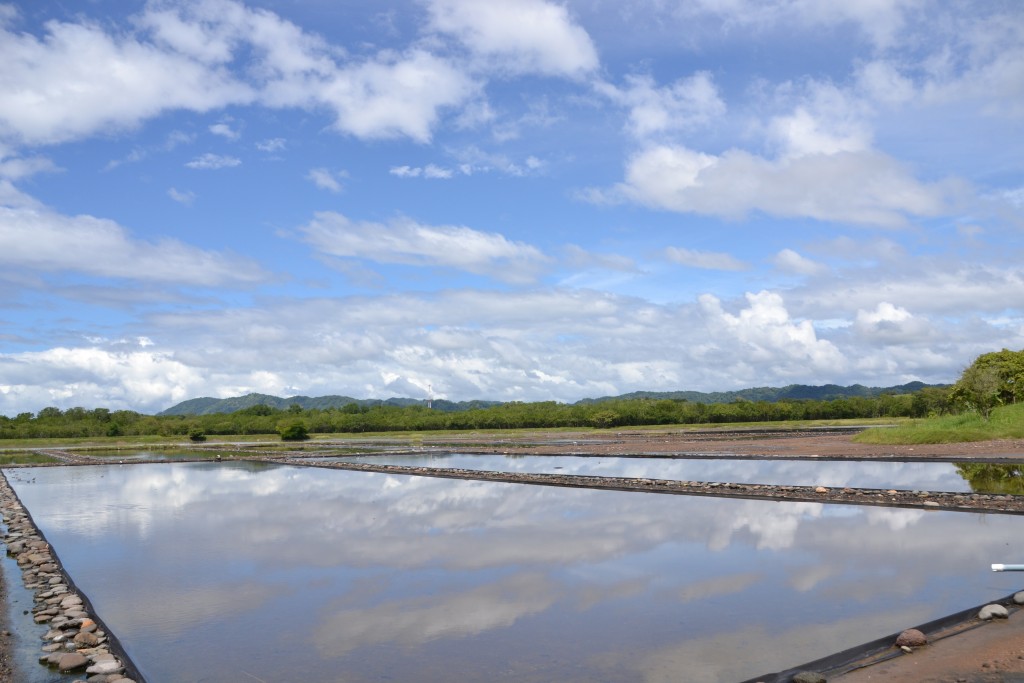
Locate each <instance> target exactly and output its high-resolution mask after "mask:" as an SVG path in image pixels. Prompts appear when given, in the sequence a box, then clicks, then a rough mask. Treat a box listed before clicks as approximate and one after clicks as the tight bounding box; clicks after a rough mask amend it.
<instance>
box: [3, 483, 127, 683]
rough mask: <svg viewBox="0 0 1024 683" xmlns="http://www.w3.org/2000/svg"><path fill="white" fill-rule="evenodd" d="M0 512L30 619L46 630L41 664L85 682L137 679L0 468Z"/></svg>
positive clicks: (6, 643) (113, 682) (7, 629)
mask: <svg viewBox="0 0 1024 683" xmlns="http://www.w3.org/2000/svg"><path fill="white" fill-rule="evenodd" d="M0 514H2V516H3V522H4V524H5V525H6V526H7V531H6V533H5V534H4V538H3V542H4V544H5V545H6V548H7V554H8V555H9V556H11V557H12V558H14V559H15V560H16V561H17V563H18V567H19V568H20V570H21V580H22V581H23V582H24V584H25V587H26V588H28V589H29V590H31V591H33V593H34V595H35V606H34V607H33V608H32V614H33V617H32V619H33V621H34V622H35V623H36V624H40V625H42V624H45V625H46V626H47V627H48V629H49V630H47V631H46V633H45V634H43V636H42V644H41V647H40V655H39V662H40V664H42V665H45V666H49V667H51V668H53V669H55V670H56V671H58V672H60V673H62V674H70V675H78V674H82V675H84V676H87V678H82V679H80V680H81V681H87V683H136V682H137V681H138V682H139V683H142V681H141V677H139V675H138V673H137V672H136V671H135V668H134V666H132V665H131V662H130V661H129V660H128V658H127V656H126V655H125V654H124V652H123V651H120V648H119V647H117V646H116V643H115V642H114V641H112V639H111V636H110V635H109V634H108V633H106V632H105V630H104V628H103V625H102V622H100V621H99V619H98V618H97V617H96V615H95V614H92V610H91V609H90V606H89V604H88V601H87V600H86V598H85V597H84V596H82V595H80V594H79V593H78V592H77V591H76V590H75V588H74V583H73V582H72V581H71V580H70V578H69V577H68V576H67V575H66V574H65V572H64V570H63V568H62V567H61V565H60V561H59V559H58V558H57V556H56V555H55V554H54V553H53V551H52V550H51V548H50V545H49V544H48V543H47V542H46V539H45V538H43V536H42V534H41V533H40V532H39V530H38V529H37V528H36V526H35V524H34V523H33V521H32V518H31V517H30V516H29V514H28V513H27V512H26V511H25V509H24V507H23V506H22V504H21V501H20V500H18V497H17V495H16V494H15V493H14V490H13V489H12V488H11V487H10V485H9V484H8V482H7V479H6V477H5V476H4V475H3V473H0ZM7 578H8V580H13V579H14V577H7ZM11 626H12V625H7V626H6V627H5V630H4V632H3V633H4V643H3V645H4V646H5V647H4V650H5V653H4V655H5V656H4V659H7V660H9V655H10V653H9V649H10V646H9V641H10V638H11V634H10V628H11ZM129 676H130V677H129ZM5 680H11V679H5ZM76 683H78V681H76Z"/></svg>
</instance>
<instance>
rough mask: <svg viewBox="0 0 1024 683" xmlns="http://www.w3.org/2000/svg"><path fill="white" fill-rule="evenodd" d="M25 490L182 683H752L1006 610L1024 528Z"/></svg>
mask: <svg viewBox="0 0 1024 683" xmlns="http://www.w3.org/2000/svg"><path fill="white" fill-rule="evenodd" d="M7 475H8V478H9V479H10V481H11V483H12V485H13V486H14V487H15V489H16V490H17V492H18V494H19V495H20V496H21V498H22V500H23V501H24V503H25V504H26V506H27V507H28V508H29V510H30V511H31V513H32V515H33V517H34V518H35V520H36V522H37V524H38V525H39V526H40V527H41V528H42V530H43V531H44V533H45V534H46V536H47V538H48V539H49V540H50V542H51V543H52V544H53V545H54V547H55V549H56V551H57V552H58V553H59V555H60V557H61V559H62V560H63V561H64V563H65V565H66V566H67V568H68V570H69V571H70V573H71V574H72V576H73V577H74V578H75V581H76V582H77V583H78V585H79V586H80V587H81V588H82V590H84V591H85V592H86V593H87V594H88V595H89V596H90V598H91V599H92V601H93V603H94V604H95V606H96V608H97V609H98V610H99V612H100V614H101V616H102V617H103V618H104V619H105V620H106V621H107V623H108V624H109V625H110V626H111V628H112V629H113V630H114V631H115V633H117V634H118V635H119V637H120V638H121V640H122V643H123V644H124V646H125V648H126V649H127V650H128V652H129V653H130V654H131V655H132V657H133V659H134V660H135V662H136V664H137V665H138V666H139V667H140V669H141V670H142V672H143V674H144V675H145V676H146V677H147V678H148V679H149V680H150V681H151V682H153V683H165V682H168V681H209V682H218V683H219V682H224V683H227V682H232V683H234V682H237V681H247V680H264V681H282V680H291V681H298V680H301V681H324V682H328V681H330V682H334V681H346V682H363V681H381V680H393V681H426V682H430V681H438V682H441V681H443V682H444V683H452V682H464V681H481V680H489V681H494V680H499V681H537V682H540V681H543V682H545V683H546V682H549V681H553V680H558V681H581V682H582V681H595V680H601V681H645V682H648V683H660V682H662V681H665V682H668V681H673V682H675V681H679V680H687V681H693V682H697V683H700V682H702V681H737V680H741V679H744V678H747V677H751V676H755V675H757V674H760V673H765V672H770V671H775V670H781V669H784V668H788V667H790V666H794V665H796V664H799V663H802V662H804V661H808V660H810V659H814V658H816V657H819V656H822V655H825V654H828V653H831V652H833V651H835V650H838V649H841V648H844V647H847V646H851V645H854V644H857V643H861V642H865V641H868V640H872V639H874V638H876V637H879V636H881V635H885V634H888V633H892V632H895V631H898V630H900V629H902V628H905V627H907V626H911V625H914V624H919V623H923V622H925V621H928V620H930V619H933V618H936V617H938V616H942V615H944V614H948V613H951V612H954V611H957V610H960V609H964V608H967V607H970V606H973V605H977V604H980V603H983V602H985V601H986V600H989V599H991V598H995V597H1001V596H1004V595H1006V594H1008V593H1010V592H1012V591H1014V590H1016V589H1018V588H1020V585H1019V582H1020V581H1021V576H1020V575H1015V574H993V573H992V572H990V571H989V564H990V563H992V562H1004V561H1005V562H1020V561H1021V560H1022V559H1024V558H1022V557H1021V556H1020V554H1019V551H1015V550H1014V549H1013V548H1012V547H1011V543H1012V541H1013V539H1015V538H1017V537H1018V536H1019V534H1020V530H1021V525H1022V523H1024V520H1022V519H1021V518H1020V517H1013V516H996V515H979V514H964V513H960V514H957V513H946V512H924V511H916V510H904V509H884V508H875V507H845V506H823V505H820V504H813V503H773V502H763V501H750V500H727V499H715V498H703V497H688V496H663V495H651V494H642V493H625V492H616V491H588V490H577V489H561V488H550V487H539V486H538V487H534V486H526V485H515V484H502V483H493V482H479V481H460V480H450V479H435V478H429V477H409V476H393V475H385V474H375V473H362V472H345V471H330V470H323V469H316V468H302V467H284V466H274V465H259V464H250V463H230V464H228V463H225V464H217V463H167V464H151V465H121V466H118V465H110V466H96V467H73V468H39V469H33V470H32V471H31V475H32V477H33V478H34V480H35V481H34V482H33V481H29V480H27V477H26V475H25V473H24V471H22V472H18V471H14V470H8V471H7Z"/></svg>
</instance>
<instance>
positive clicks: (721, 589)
mask: <svg viewBox="0 0 1024 683" xmlns="http://www.w3.org/2000/svg"><path fill="white" fill-rule="evenodd" d="M761 578H762V576H761V574H760V573H757V572H748V573H746V574H732V575H730V576H716V577H714V578H710V579H705V580H703V581H694V582H693V583H690V584H687V585H686V586H684V587H683V590H681V591H680V592H679V599H680V600H681V601H683V602H691V601H693V600H705V599H707V598H713V597H716V596H719V595H732V594H734V593H742V592H743V591H745V590H746V589H748V588H750V587H751V586H752V585H754V584H755V583H757V582H758V581H759V580H761Z"/></svg>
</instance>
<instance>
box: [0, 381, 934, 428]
mask: <svg viewBox="0 0 1024 683" xmlns="http://www.w3.org/2000/svg"><path fill="white" fill-rule="evenodd" d="M947 394H948V390H946V389H925V390H923V391H921V392H918V393H916V394H913V395H910V394H902V395H883V396H878V397H870V398H869V397H853V398H840V399H835V400H829V401H815V400H808V399H805V400H789V401H778V402H767V401H757V402H753V401H733V402H730V403H715V404H704V403H692V402H690V401H686V400H669V399H662V400H652V399H622V400H618V399H616V400H608V401H602V402H600V403H589V404H572V405H569V404H563V403H557V402H554V401H541V402H534V403H521V402H512V403H503V404H500V405H496V406H490V407H487V408H477V409H471V410H464V411H459V412H442V411H438V410H430V409H428V408H426V407H424V406H419V405H416V406H404V407H402V406H389V405H382V406H372V407H368V406H359V405H356V404H349V405H346V406H343V407H341V408H329V409H310V410H304V409H302V408H301V407H300V406H298V405H297V404H294V405H292V406H291V407H289V408H288V409H286V410H281V409H277V408H272V407H270V406H265V405H257V406H252V407H250V408H245V409H242V410H238V411H236V412H233V413H216V414H211V415H143V414H141V413H137V412H133V411H130V410H117V411H110V410H107V409H105V408H97V409H95V410H86V409H84V408H70V409H68V410H65V411H61V410H60V409H58V408H54V407H50V408H44V409H43V410H40V411H39V413H38V414H36V415H33V414H32V413H22V414H20V415H18V416H16V417H14V418H8V417H4V416H0V439H24V438H75V437H95V436H112V437H116V436H148V435H159V436H191V437H194V438H196V440H199V437H201V436H203V435H210V436H214V435H218V436H220V435H224V436H227V435H246V434H273V433H282V432H283V431H284V430H286V429H288V428H289V427H291V426H292V425H295V424H301V425H302V426H303V427H304V428H305V430H306V431H307V432H308V433H321V434H328V433H360V432H389V431H435V430H474V429H523V428H527V429H528V428H557V427H598V428H614V427H630V426H641V425H668V424H709V425H711V424H721V423H725V422H782V421H787V420H829V419H844V418H870V417H912V416H923V415H927V414H929V413H942V412H946V411H947V410H948V406H947V405H946V404H947V402H948V401H947Z"/></svg>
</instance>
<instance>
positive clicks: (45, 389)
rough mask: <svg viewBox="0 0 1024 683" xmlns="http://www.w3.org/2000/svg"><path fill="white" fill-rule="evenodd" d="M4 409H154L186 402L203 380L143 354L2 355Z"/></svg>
mask: <svg viewBox="0 0 1024 683" xmlns="http://www.w3.org/2000/svg"><path fill="white" fill-rule="evenodd" d="M0 374H2V375H3V376H4V380H3V384H2V385H0V405H3V406H4V407H9V406H17V405H22V406H39V407H42V406H45V405H60V406H64V407H71V406H73V405H89V406H98V405H102V406H108V407H112V408H128V409H133V410H138V409H140V408H142V409H147V408H148V409H153V408H154V407H156V406H160V405H163V404H164V403H165V402H166V401H167V400H168V399H170V400H185V399H186V398H189V397H191V396H192V395H193V394H192V392H193V391H194V390H195V388H196V387H198V386H200V385H201V382H202V379H203V377H202V374H201V373H200V372H199V371H197V370H196V369H195V368H190V367H187V366H186V365H184V364H182V363H180V362H178V361H177V360H175V359H174V357H173V356H172V355H171V354H167V353H162V352H158V351H153V350H146V349H145V348H141V349H139V350H130V349H128V350H109V349H103V348H99V347H85V348H67V347H57V348H52V349H47V350H45V351H30V352H24V353H11V354H0Z"/></svg>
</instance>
